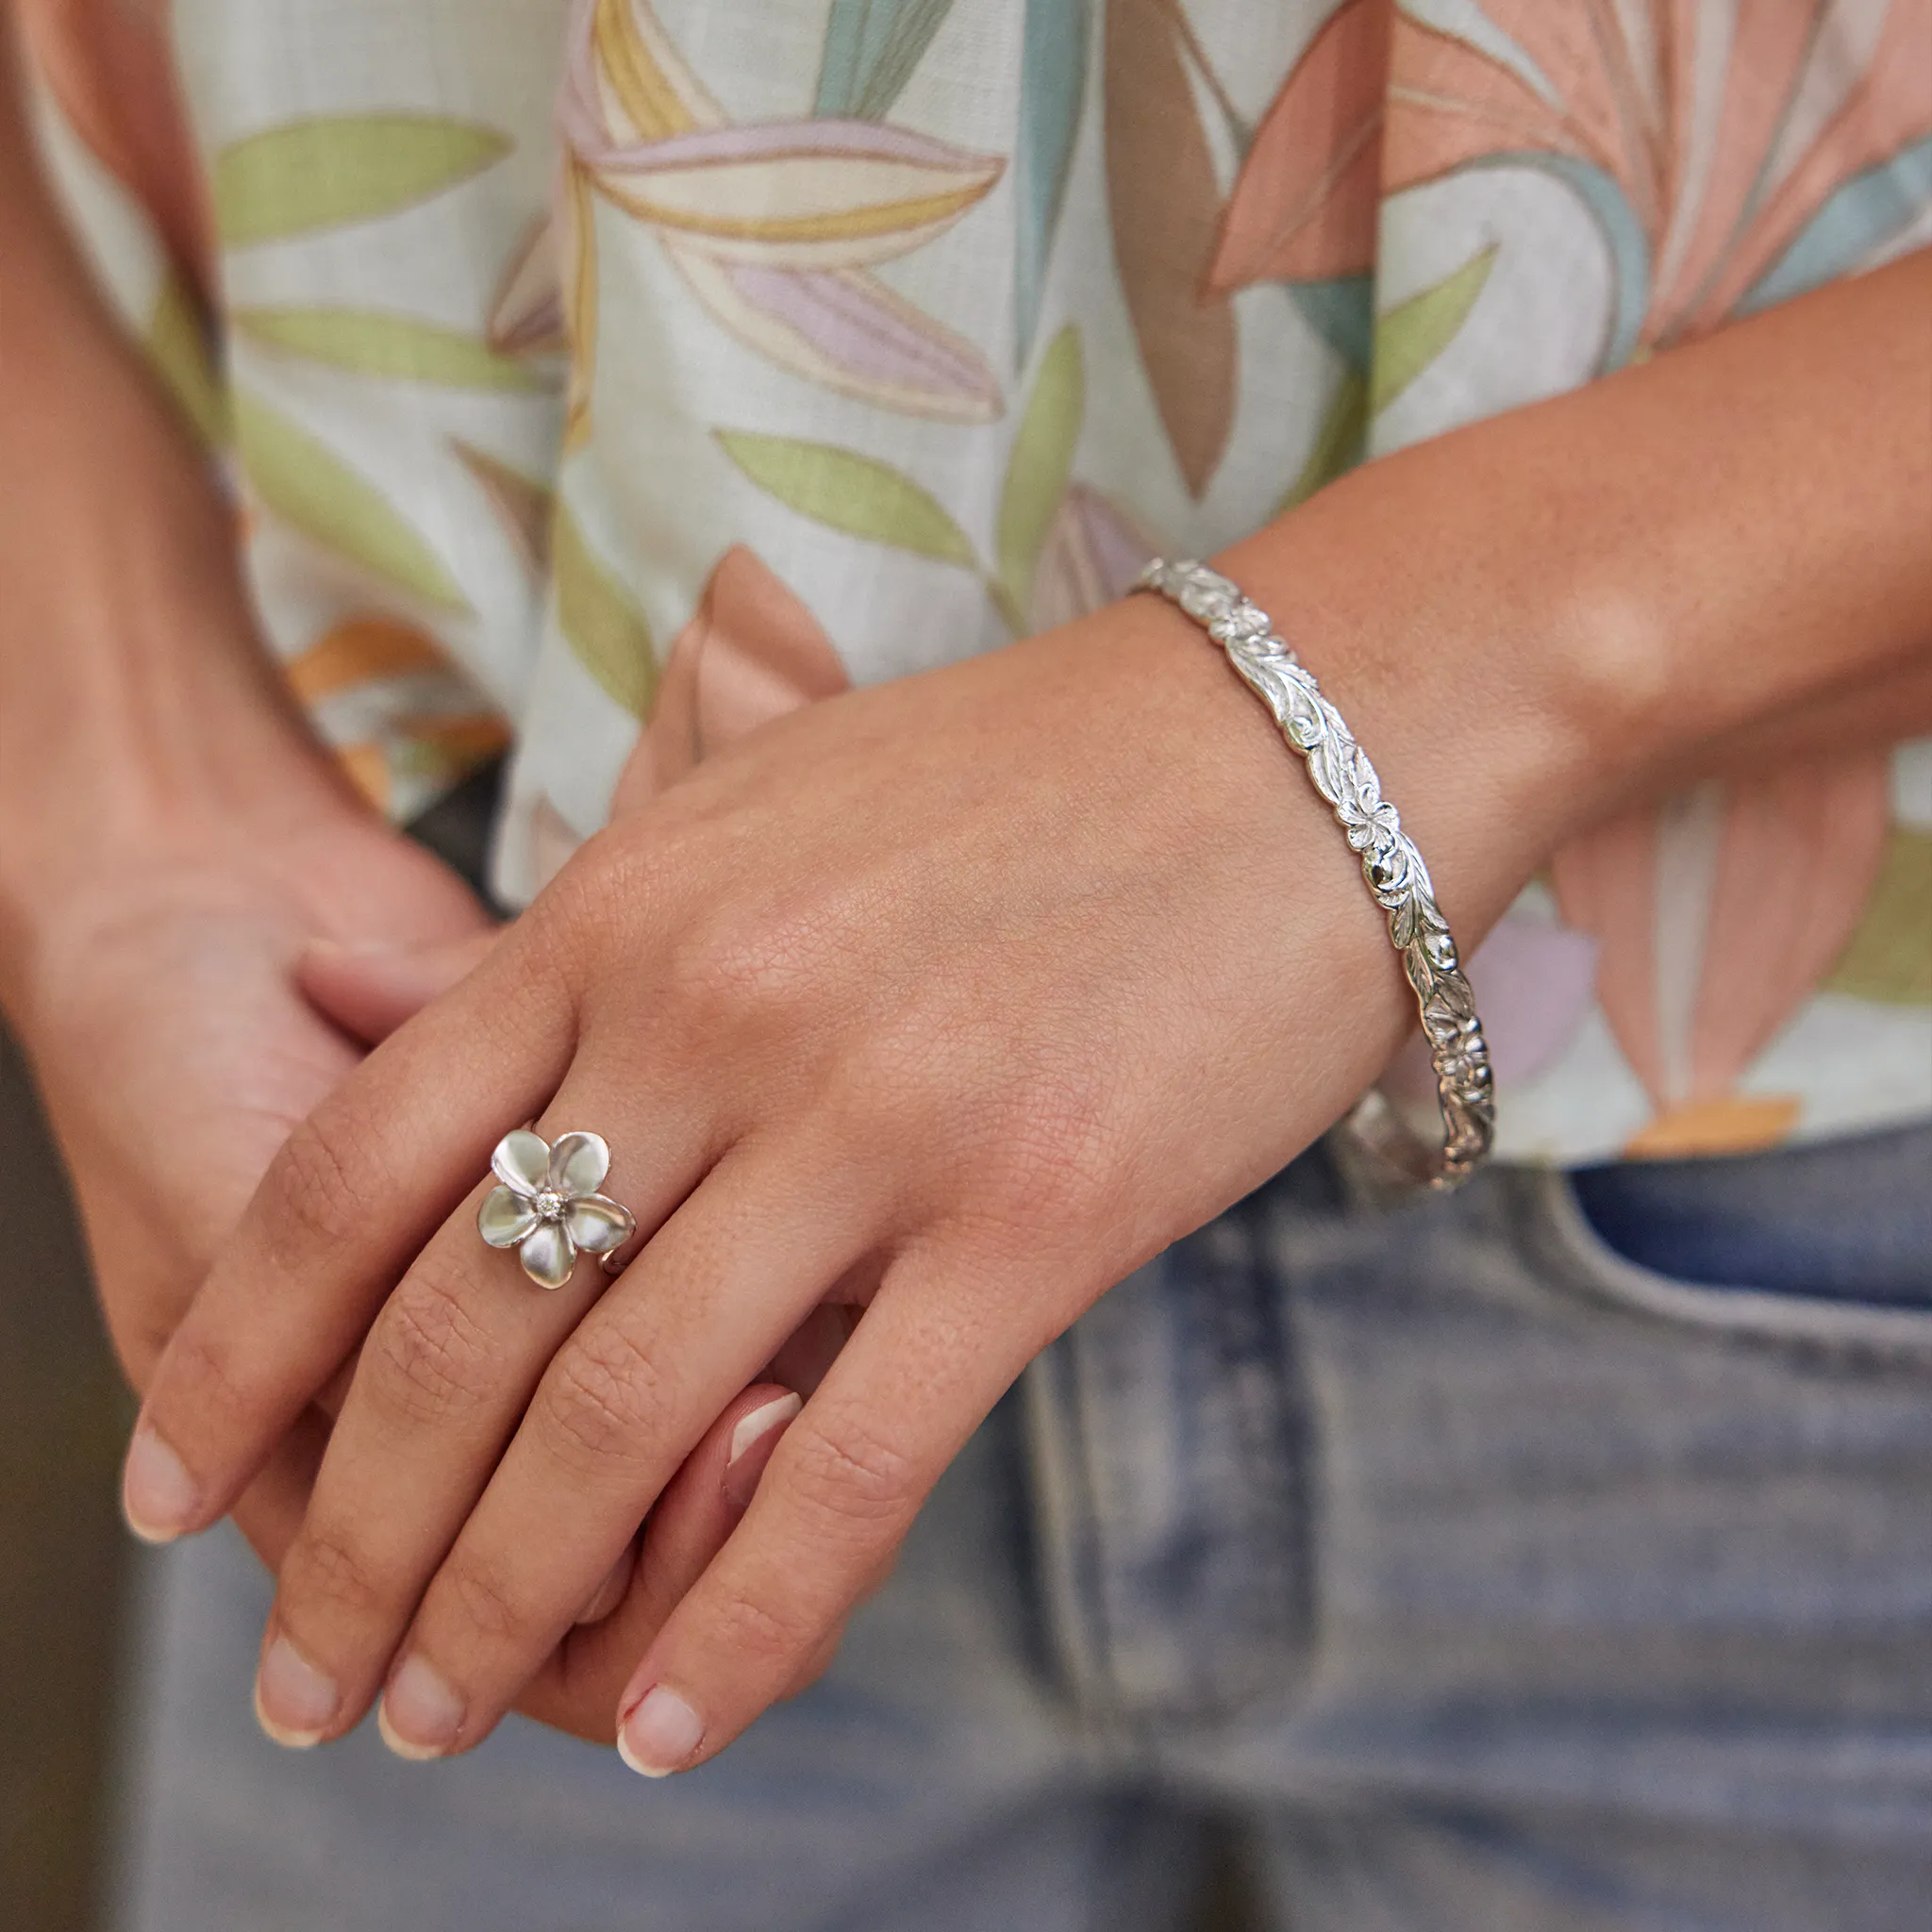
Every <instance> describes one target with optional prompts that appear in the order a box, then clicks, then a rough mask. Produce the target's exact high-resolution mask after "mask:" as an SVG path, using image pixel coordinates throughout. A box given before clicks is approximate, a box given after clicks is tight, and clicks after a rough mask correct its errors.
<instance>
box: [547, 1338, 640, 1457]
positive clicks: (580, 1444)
mask: <svg viewBox="0 0 1932 1932" xmlns="http://www.w3.org/2000/svg"><path fill="white" fill-rule="evenodd" d="M664 1400H665V1383H664V1375H663V1373H662V1371H661V1370H660V1369H659V1367H658V1362H657V1360H656V1358H655V1357H653V1356H652V1354H651V1353H650V1351H649V1350H648V1349H646V1348H645V1347H643V1346H642V1345H641V1343H640V1342H638V1341H635V1340H634V1339H633V1338H632V1337H631V1336H629V1335H628V1334H626V1333H625V1330H624V1329H623V1328H622V1327H620V1326H619V1325H618V1324H616V1323H614V1322H607V1323H596V1324H591V1323H587V1324H585V1325H584V1326H583V1327H582V1328H580V1329H579V1330H578V1331H577V1333H576V1335H575V1338H574V1339H573V1341H571V1343H570V1345H569V1346H568V1347H567V1348H565V1349H564V1350H563V1351H562V1353H561V1354H559V1355H558V1357H557V1359H556V1360H555V1361H554V1362H553V1363H552V1364H551V1368H550V1373H549V1374H547V1375H546V1376H545V1377H544V1379H543V1388H542V1391H541V1398H540V1400H539V1402H538V1405H537V1410H536V1415H537V1422H538V1426H539V1428H540V1429H541V1432H542V1441H543V1446H544V1447H545V1449H546V1450H548V1451H549V1452H550V1453H551V1454H552V1455H554V1456H556V1457H558V1460H560V1461H562V1462H563V1463H564V1464H565V1465H566V1466H567V1467H585V1466H592V1467H603V1466H608V1464H610V1463H611V1462H625V1463H628V1462H630V1461H632V1460H634V1459H635V1458H636V1457H638V1456H639V1455H640V1454H641V1452H642V1451H644V1450H646V1449H647V1448H648V1446H649V1444H650V1442H651V1441H652V1438H653V1434H654V1427H653V1424H654V1418H655V1417H656V1416H657V1415H658V1414H659V1413H660V1412H661V1411H662V1409H663V1407H664Z"/></svg>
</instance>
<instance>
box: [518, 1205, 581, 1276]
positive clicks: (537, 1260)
mask: <svg viewBox="0 0 1932 1932" xmlns="http://www.w3.org/2000/svg"><path fill="white" fill-rule="evenodd" d="M576 1259H577V1251H576V1246H575V1243H574V1242H573V1241H572V1240H571V1238H570V1237H569V1235H567V1234H565V1233H564V1231H563V1229H562V1228H561V1227H560V1226H558V1224H557V1223H556V1222H554V1221H546V1222H544V1223H543V1224H541V1226H540V1227H539V1228H538V1229H537V1231H536V1233H535V1234H533V1235H531V1237H530V1238H529V1240H528V1241H525V1243H524V1246H523V1263H524V1273H525V1274H527V1275H528V1276H529V1277H530V1279H531V1280H532V1281H534V1282H535V1283H536V1284H537V1286H538V1287H539V1288H561V1287H562V1286H563V1284H564V1283H565V1282H566V1281H568V1280H569V1279H570V1272H571V1270H572V1269H573V1268H574V1267H575V1266H576Z"/></svg>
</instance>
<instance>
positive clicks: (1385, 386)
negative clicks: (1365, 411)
mask: <svg viewBox="0 0 1932 1932" xmlns="http://www.w3.org/2000/svg"><path fill="white" fill-rule="evenodd" d="M1495 260H1496V244H1495V243H1494V242H1491V244H1490V245H1489V247H1487V248H1485V249H1482V250H1480V251H1479V252H1478V253H1477V254H1475V255H1473V256H1471V257H1470V258H1469V259H1468V260H1467V261H1465V262H1464V263H1463V264H1462V266H1461V267H1460V268H1458V269H1455V270H1452V271H1451V273H1450V274H1448V275H1444V276H1443V277H1442V279H1441V281H1440V282H1436V283H1433V284H1432V285H1431V286H1430V287H1428V288H1426V289H1423V290H1420V291H1418V292H1417V293H1415V294H1413V295H1411V296H1409V297H1408V299H1407V301H1406V302H1398V303H1397V304H1396V305H1395V307H1394V308H1390V309H1386V310H1384V311H1383V314H1382V316H1381V318H1380V320H1379V321H1377V323H1376V324H1375V355H1374V368H1373V370H1372V372H1371V375H1370V377H1369V414H1370V415H1372V416H1378V415H1380V414H1381V412H1382V411H1383V410H1384V409H1386V408H1388V407H1389V405H1390V404H1391V403H1392V402H1393V401H1394V400H1395V398H1396V397H1397V396H1399V395H1400V394H1401V393H1402V392H1403V391H1404V390H1406V389H1407V387H1408V386H1409V384H1410V383H1412V382H1413V381H1415V379H1416V378H1417V376H1419V375H1422V373H1423V372H1424V370H1425V369H1427V368H1428V367H1429V365H1430V364H1431V363H1432V362H1434V361H1435V359H1436V358H1437V357H1439V356H1440V355H1441V353H1442V351H1443V350H1444V349H1446V348H1447V347H1448V346H1449V344H1450V343H1451V342H1452V341H1455V340H1456V336H1457V331H1458V330H1459V329H1460V328H1461V327H1462V325H1463V324H1464V323H1465V322H1467V321H1468V320H1469V311H1470V310H1471V309H1472V308H1474V307H1475V304H1476V297H1477V296H1479V295H1480V294H1481V293H1482V291H1483V286H1484V284H1485V283H1486V282H1488V280H1489V279H1490V270H1491V268H1492V267H1494V265H1495Z"/></svg>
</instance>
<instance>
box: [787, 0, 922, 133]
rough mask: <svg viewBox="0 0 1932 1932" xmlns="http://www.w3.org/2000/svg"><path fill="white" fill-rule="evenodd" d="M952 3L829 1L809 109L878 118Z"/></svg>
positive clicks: (843, 116) (845, 116)
mask: <svg viewBox="0 0 1932 1932" xmlns="http://www.w3.org/2000/svg"><path fill="white" fill-rule="evenodd" d="M952 6H953V0H832V11H831V14H830V17H829V18H828V19H827V20H826V22H825V47H824V54H823V55H822V56H821V57H820V62H819V91H818V98H817V100H816V101H814V102H813V104H812V112H813V113H814V114H816V115H821V116H824V117H828V118H830V119H834V120H856V121H881V120H883V119H884V118H885V116H886V115H887V114H888V113H889V112H890V111H891V106H892V103H893V102H894V101H896V100H897V99H898V98H899V94H900V91H901V90H902V89H903V88H904V87H905V85H906V83H907V82H908V80H910V79H911V78H912V70H913V69H914V68H915V67H917V66H918V65H919V62H920V58H921V57H922V56H923V55H924V52H925V50H926V48H927V47H928V46H929V45H930V44H931V42H932V37H933V35H934V34H936V33H937V32H938V31H939V28H940V23H941V21H942V20H944V19H945V17H946V15H947V14H948V13H949V12H951V11H952Z"/></svg>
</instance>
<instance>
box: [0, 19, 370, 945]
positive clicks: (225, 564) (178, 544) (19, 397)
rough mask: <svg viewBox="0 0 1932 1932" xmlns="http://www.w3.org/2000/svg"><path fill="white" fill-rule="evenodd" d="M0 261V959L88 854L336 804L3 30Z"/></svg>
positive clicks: (188, 449) (336, 794)
mask: <svg viewBox="0 0 1932 1932" xmlns="http://www.w3.org/2000/svg"><path fill="white" fill-rule="evenodd" d="M0 28H4V20H0ZM0 260H4V261H5V263H6V264H7V267H6V273H5V275H0V689H4V691H5V693H6V701H5V703H4V705H0V961H4V960H5V959H7V958H9V957H11V956H12V955H13V954H14V953H16V952H17V950H18V948H19V945H20V943H21V936H20V927H21V925H22V923H23V921H25V920H28V919H30V918H31V917H33V916H34V908H36V907H37V906H38V905H40V904H41V903H42V902H43V901H44V900H45V898H46V897H47V896H48V895H49V894H51V893H53V892H55V891H58V888H59V882H60V881H62V880H63V879H66V878H69V877H71V876H72V875H73V873H74V871H75V867H76V866H84V865H85V864H86V863H87V859H88V855H90V854H93V853H111V852H116V851H125V849H126V847H127V845H128V843H129V841H159V840H165V839H168V838H173V837H182V838H188V837H192V836H195V835H196V834H197V832H198V830H199V829H200V828H204V827H211V826H215V825H232V824H235V823H236V822H237V821H238V820H241V821H246V822H249V823H253V824H261V825H263V826H264V827H267V826H271V825H275V824H294V823H299V822H301V820H302V819H304V818H305V817H308V816H311V815H313V814H314V813H315V811H316V810H317V809H318V808H322V807H324V806H326V807H327V808H331V809H337V810H340V809H346V808H349V801H348V795H347V793H346V792H345V791H344V790H343V789H342V788H341V786H340V784H339V781H338V780H337V779H336V778H335V776H334V774H333V773H332V771H331V769H330V768H329V766H328V764H327V762H326V760H325V758H323V756H322V755H321V754H320V753H319V751H318V750H317V748H316V747H315V745H314V743H313V741H312V740H311V739H310V738H309V736H308V733H307V731H306V729H305V727H304V726H303V724H302V723H301V721H300V719H299V717H298V716H297V715H296V714H295V712H294V710H293V709H292V708H291V705H290V703H289V701H288V699H287V698H286V696H285V695H284V692H283V691H282V688H281V685H280V682H279V679H278V678H277V676H276V675H275V671H274V668H273V666H272V665H271V664H270V663H269V662H268V660H267V658H266V657H265V655H264V653H263V652H262V650H261V648H260V646H259V643H258V640H257V638H256V636H255V632H254V628H253V625H252V622H251V620H250V617H249V613H248V610H247V608H246V604H245V600H244V598H243V595H242V588H241V585H240V582H239V578H238V574H237V569H236V553H235V543H234V537H233V520H232V515H231V512H230V509H229V508H228V506H227V504H226V503H225V501H224V499H223V496H222V493H221V491H220V489H219V487H218V485H217V483H216V481H215V479H214V478H213V476H212V475H211V473H210V468H209V465H208V460H207V458H206V456H205V454H204V453H203V452H201V451H199V450H198V449H196V448H195V447H194V445H193V444H192V441H191V440H190V439H189V437H188V436H187V435H186V433H185V432H184V431H183V429H182V428H181V427H180V426H179V425H178V424H177V423H176V421H175V417H174V415H173V412H172V411H171V409H170V408H169V407H168V405H167V404H166V403H165V402H164V401H163V400H162V399H161V398H160V396H159V394H158V391H156V389H155V388H154V386H153V385H152V384H151V382H150V380H149V378H148V376H147V375H146V373H145V371H144V370H143V369H142V366H141V364H140V362H139V359H138V358H137V356H136V355H135V353H134V352H133V350H132V349H131V348H130V347H129V345H128V344H127V343H126V342H125V340H124V339H123V337H122V335H121V333H120V331H119V330H118V329H117V327H116V326H115V325H114V323H113V322H112V320H111V319H110V318H109V317H108V315H107V314H106V313H105V312H104V310H103V308H102V306H101V304H100V302H99V301H98V300H97V298H96V296H95V293H94V291H93V289H92V285H91V283H90V281H89V278H88V275H87V274H86V271H85V269H84V267H83V266H82V264H81V263H80V262H79V260H78V259H77V258H76V257H75V252H74V250H73V248H72V246H71V245H70V243H69V241H68V239H67V237H66V234H65V232H64V230H63V228H62V225H61V223H60V220H59V217H58V214H57V213H56V211H55V209H54V208H52V206H51V205H50V202H49V199H48V196H47V194H46V192H45V190H44V188H43V186H42V182H41V180H40V178H39V175H38V171H37V166H36V162H35V159H34V157H33V154H32V151H31V147H30V142H29V138H28V133H27V128H26V125H25V113H24V111H23V108H22V106H21V100H20V92H19V87H18V75H17V71H16V69H15V66H14V64H13V62H12V59H11V53H10V48H8V45H7V36H6V33H5V32H4V30H0Z"/></svg>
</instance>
